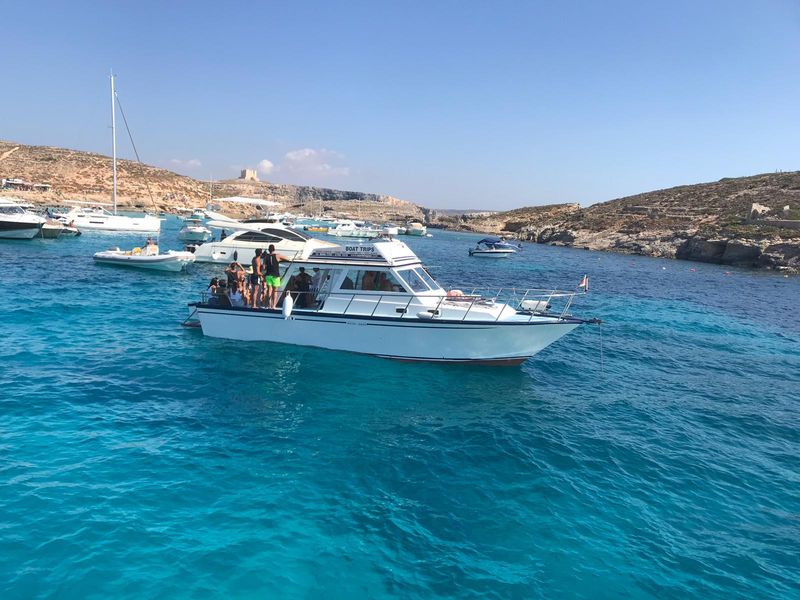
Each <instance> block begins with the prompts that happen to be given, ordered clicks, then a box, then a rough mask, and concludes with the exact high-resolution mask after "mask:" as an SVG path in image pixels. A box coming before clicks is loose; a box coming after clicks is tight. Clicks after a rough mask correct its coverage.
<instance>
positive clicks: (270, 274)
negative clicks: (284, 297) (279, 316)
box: [264, 244, 289, 308]
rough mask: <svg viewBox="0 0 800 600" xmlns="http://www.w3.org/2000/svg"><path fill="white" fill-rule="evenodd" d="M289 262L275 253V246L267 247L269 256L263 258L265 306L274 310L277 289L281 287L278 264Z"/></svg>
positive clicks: (279, 266) (276, 300)
mask: <svg viewBox="0 0 800 600" xmlns="http://www.w3.org/2000/svg"><path fill="white" fill-rule="evenodd" d="M281 261H284V262H289V259H288V258H286V257H285V256H283V255H281V254H278V253H277V252H275V245H274V244H270V245H269V254H267V255H266V257H265V258H264V275H265V278H264V279H265V284H266V287H267V306H269V308H275V305H276V304H277V302H278V288H280V287H281V265H280V262H281Z"/></svg>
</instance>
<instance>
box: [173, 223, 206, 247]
mask: <svg viewBox="0 0 800 600" xmlns="http://www.w3.org/2000/svg"><path fill="white" fill-rule="evenodd" d="M183 222H184V225H183V227H182V228H181V230H180V232H179V233H178V239H179V240H181V241H182V242H192V243H195V244H202V243H203V242H208V241H210V240H211V239H212V238H213V237H214V234H213V233H211V230H210V229H209V228H208V227H206V226H205V225H203V222H202V221H201V220H200V219H194V218H192V219H184V221H183Z"/></svg>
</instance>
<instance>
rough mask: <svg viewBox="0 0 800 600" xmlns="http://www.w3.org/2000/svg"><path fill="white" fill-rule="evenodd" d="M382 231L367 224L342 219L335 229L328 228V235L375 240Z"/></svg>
mask: <svg viewBox="0 0 800 600" xmlns="http://www.w3.org/2000/svg"><path fill="white" fill-rule="evenodd" d="M380 233H381V229H380V228H378V227H370V226H368V225H365V224H358V223H356V222H355V221H350V220H348V219H340V220H339V221H337V223H336V226H335V227H329V228H328V235H332V236H334V237H345V238H365V239H368V238H374V237H377V236H378V235H380Z"/></svg>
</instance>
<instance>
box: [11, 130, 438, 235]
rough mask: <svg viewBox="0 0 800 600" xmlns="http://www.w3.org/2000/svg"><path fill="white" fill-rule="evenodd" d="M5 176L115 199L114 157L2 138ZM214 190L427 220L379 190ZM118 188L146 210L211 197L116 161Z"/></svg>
mask: <svg viewBox="0 0 800 600" xmlns="http://www.w3.org/2000/svg"><path fill="white" fill-rule="evenodd" d="M0 177H2V178H16V179H22V180H25V181H29V182H34V183H48V184H50V185H51V186H52V188H51V190H50V191H49V192H22V193H20V192H13V193H12V192H7V193H8V194H9V195H14V196H17V197H24V199H25V200H27V201H30V202H34V203H38V204H59V203H62V202H64V201H65V200H86V201H95V202H108V201H109V198H110V197H111V185H112V181H111V179H112V176H111V158H110V157H108V156H103V155H102V154H93V153H91V152H81V151H78V150H69V149H66V148H54V147H49V146H27V145H24V144H17V143H14V142H6V141H0ZM212 189H213V195H214V197H215V198H221V197H225V196H249V197H254V198H264V199H267V200H273V201H276V202H280V203H281V204H282V205H283V207H284V208H285V209H287V210H304V211H307V212H318V211H319V210H326V211H327V212H328V213H329V214H332V215H334V216H344V215H346V214H347V215H351V216H359V215H360V216H361V217H362V218H364V219H367V218H372V219H376V220H392V219H393V220H403V221H405V220H407V219H422V218H423V213H422V210H421V209H420V208H419V207H418V206H416V205H415V204H412V203H411V202H406V201H404V200H398V199H397V198H392V197H391V196H382V195H377V194H365V193H362V192H347V191H341V190H332V189H327V188H317V187H309V186H296V185H279V184H273V183H268V182H257V181H242V180H230V181H221V182H214V184H213V187H212ZM117 190H118V194H117V197H118V204H119V206H122V207H131V208H141V209H147V210H153V207H154V206H155V207H157V209H158V210H160V211H167V212H172V211H175V210H176V209H177V208H179V207H194V206H203V205H205V204H206V203H207V202H208V200H209V184H208V182H207V181H198V180H196V179H192V178H191V177H185V176H183V175H178V174H176V173H173V172H171V171H168V170H166V169H159V168H157V167H152V166H149V165H140V164H138V163H136V162H132V161H129V160H117ZM151 198H152V199H151Z"/></svg>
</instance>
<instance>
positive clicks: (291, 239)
mask: <svg viewBox="0 0 800 600" xmlns="http://www.w3.org/2000/svg"><path fill="white" fill-rule="evenodd" d="M208 225H210V226H211V227H214V228H220V229H224V230H225V231H226V232H227V231H230V230H234V232H233V233H231V234H229V235H227V237H225V238H223V239H221V240H219V241H211V242H206V243H205V244H200V245H199V246H196V247H195V249H194V256H195V258H196V259H197V262H212V263H229V262H231V261H232V260H234V253H235V254H236V260H238V261H239V262H240V263H242V264H248V263H250V261H251V260H253V257H254V256H255V253H256V250H257V249H259V248H261V249H262V250H266V249H267V248H269V246H270V244H273V245H274V246H275V250H276V251H277V252H278V254H283V255H284V256H288V257H290V258H293V257H295V256H307V255H308V254H309V253H310V252H311V251H312V250H315V249H317V248H324V247H327V246H333V244H331V243H330V242H323V241H322V240H317V239H314V238H312V237H311V236H309V235H308V234H306V233H304V232H302V231H295V230H294V229H291V228H290V227H286V226H285V225H280V224H278V223H271V224H269V225H263V224H259V223H241V222H238V221H209V222H208Z"/></svg>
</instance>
